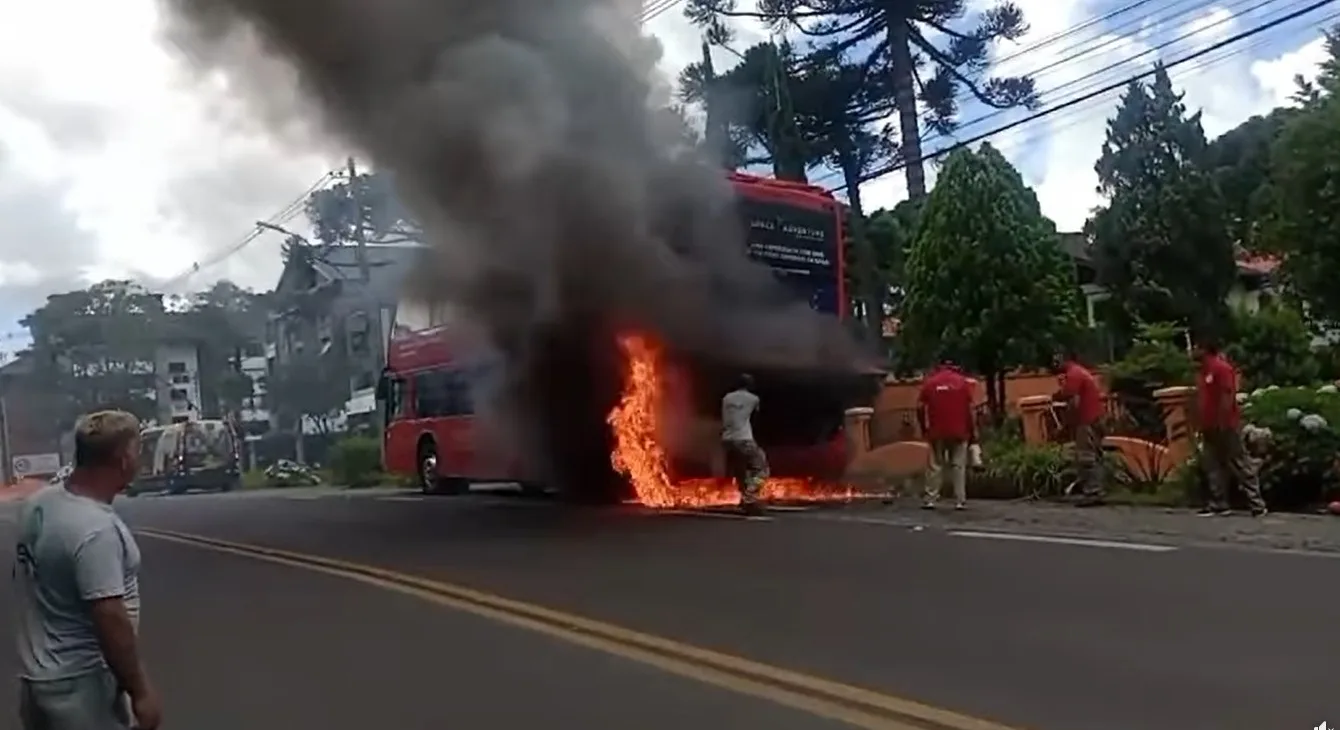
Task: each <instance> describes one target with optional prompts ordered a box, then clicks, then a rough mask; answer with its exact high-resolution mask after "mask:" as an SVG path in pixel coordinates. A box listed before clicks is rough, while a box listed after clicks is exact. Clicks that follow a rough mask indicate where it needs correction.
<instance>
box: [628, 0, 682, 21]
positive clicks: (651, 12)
mask: <svg viewBox="0 0 1340 730" xmlns="http://www.w3.org/2000/svg"><path fill="white" fill-rule="evenodd" d="M681 1H682V0H652V1H651V2H649V3H647V4H646V5H645V6H644V7H643V8H642V17H641V18H640V19H639V22H641V23H643V24H645V23H648V22H650V21H652V20H655V19H656V18H657V16H659V15H661V14H663V13H665V12H666V11H667V10H670V9H671V8H673V7H675V6H676V5H678V4H679V3H680V2H681Z"/></svg>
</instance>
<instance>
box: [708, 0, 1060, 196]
mask: <svg viewBox="0 0 1340 730" xmlns="http://www.w3.org/2000/svg"><path fill="white" fill-rule="evenodd" d="M967 5H968V3H967V2H966V0H917V2H888V0H759V2H758V10H757V11H752V12H751V11H744V10H739V9H738V8H737V3H736V0H689V4H688V6H687V8H686V9H685V15H687V16H688V17H689V19H691V20H693V21H694V22H695V23H698V24H700V25H703V26H705V27H707V28H708V29H709V32H717V33H720V32H722V29H723V28H724V27H725V23H726V21H727V20H728V19H729V18H732V17H752V18H761V19H763V20H764V21H765V22H767V23H769V24H770V25H772V26H773V28H774V30H778V31H786V30H793V29H794V30H797V31H799V32H800V33H802V34H803V35H805V36H806V37H808V38H810V39H812V40H814V41H815V43H816V44H817V45H819V46H821V47H822V51H821V52H822V53H826V54H834V55H837V56H839V57H843V58H846V59H847V60H849V61H851V62H853V63H855V64H857V65H858V66H860V67H861V69H862V73H863V74H864V75H865V76H868V77H870V78H876V77H881V76H883V77H885V78H887V79H888V81H889V83H888V84H887V88H888V89H889V91H890V93H891V95H892V97H893V100H894V103H895V105H896V107H897V110H898V128H899V142H900V149H901V153H902V160H903V162H905V163H906V168H905V174H906V176H907V189H908V194H909V195H910V196H911V197H913V198H920V197H923V196H924V195H925V194H926V171H925V166H924V165H923V163H922V159H921V158H922V146H921V125H922V122H923V119H922V117H920V116H919V112H918V102H920V103H921V104H923V105H925V107H926V109H927V114H926V117H925V119H924V121H925V123H926V124H927V125H928V126H930V127H931V129H933V130H935V131H936V132H939V133H941V134H946V133H948V132H950V131H952V130H953V128H954V126H955V122H956V118H957V116H958V111H959V104H958V102H959V99H958V95H959V93H960V92H961V91H963V90H964V89H966V90H967V91H968V93H969V94H971V95H972V96H973V97H975V98H976V99H977V100H978V101H979V102H981V103H983V104H986V105H987V106H990V107H994V108H998V109H1007V108H1012V107H1017V106H1021V105H1022V106H1031V105H1033V104H1035V103H1036V94H1035V93H1034V88H1033V80H1032V79H1031V78H1028V77H1004V78H995V77H987V76H985V75H984V71H985V69H986V68H987V66H988V64H987V58H988V53H989V51H990V46H991V43H992V42H993V41H996V40H1014V39H1016V38H1018V37H1020V36H1022V35H1023V34H1024V33H1025V32H1027V30H1028V26H1027V25H1026V24H1025V23H1024V17H1023V12H1022V11H1020V10H1019V7H1018V6H1017V5H1015V4H1014V3H1012V2H1008V0H1002V1H1001V2H998V3H997V4H995V5H994V6H993V7H991V8H988V9H986V10H985V11H983V12H982V13H980V14H979V15H978V16H977V24H976V26H975V27H974V28H972V29H971V30H959V29H956V28H953V27H951V26H952V25H953V24H954V22H955V21H957V20H958V19H960V18H962V17H963V15H964V14H965V12H966V10H967ZM928 35H936V36H942V37H943V38H944V39H945V40H944V41H938V42H937V41H932V40H931V39H930V38H928V37H927V36H928Z"/></svg>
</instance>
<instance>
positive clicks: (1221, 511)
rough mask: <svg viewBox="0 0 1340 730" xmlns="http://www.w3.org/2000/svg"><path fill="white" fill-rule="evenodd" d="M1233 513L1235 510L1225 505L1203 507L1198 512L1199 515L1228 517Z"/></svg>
mask: <svg viewBox="0 0 1340 730" xmlns="http://www.w3.org/2000/svg"><path fill="white" fill-rule="evenodd" d="M1231 514H1233V510H1231V509H1227V508H1224V507H1202V508H1201V509H1200V510H1199V511H1197V512H1196V516H1197V517H1227V516H1228V515H1231Z"/></svg>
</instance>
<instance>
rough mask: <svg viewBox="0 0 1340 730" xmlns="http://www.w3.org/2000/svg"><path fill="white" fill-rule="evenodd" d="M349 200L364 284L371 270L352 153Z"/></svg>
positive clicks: (360, 274)
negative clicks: (351, 206)
mask: <svg viewBox="0 0 1340 730" xmlns="http://www.w3.org/2000/svg"><path fill="white" fill-rule="evenodd" d="M349 200H350V201H351V202H352V203H353V207H354V245H355V246H356V247H357V248H356V250H355V251H354V254H355V255H356V256H357V257H358V274H359V276H360V277H362V279H363V284H364V285H366V284H367V283H368V282H369V281H371V280H372V272H371V270H370V269H369V268H368V239H367V235H366V234H365V233H364V231H363V193H362V188H360V187H359V185H358V168H357V167H355V165H354V158H353V156H352V155H351V156H350V157H349Z"/></svg>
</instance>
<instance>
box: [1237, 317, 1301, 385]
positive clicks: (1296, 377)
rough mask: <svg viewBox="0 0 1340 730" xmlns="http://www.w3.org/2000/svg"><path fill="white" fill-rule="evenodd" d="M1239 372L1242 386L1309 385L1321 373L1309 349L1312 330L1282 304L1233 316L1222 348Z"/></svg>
mask: <svg viewBox="0 0 1340 730" xmlns="http://www.w3.org/2000/svg"><path fill="white" fill-rule="evenodd" d="M1224 350H1225V352H1226V354H1227V355H1228V357H1229V359H1230V360H1232V361H1233V364H1234V365H1236V366H1237V368H1238V371H1239V372H1240V373H1241V374H1242V379H1243V384H1244V387H1245V388H1260V387H1264V386H1267V385H1278V386H1290V385H1310V384H1312V383H1314V382H1316V380H1317V378H1318V377H1319V375H1320V373H1321V362H1320V361H1319V359H1318V358H1317V356H1316V355H1315V354H1314V353H1313V352H1312V332H1311V331H1310V330H1309V329H1308V326H1307V323H1306V322H1305V321H1303V318H1302V316H1300V315H1299V314H1298V312H1297V311H1295V310H1294V309H1292V308H1290V307H1286V306H1284V305H1282V304H1276V305H1272V306H1268V307H1263V308H1262V309H1261V310H1260V311H1258V312H1256V313H1254V314H1250V313H1247V312H1238V313H1236V314H1234V316H1233V333H1232V337H1230V338H1229V344H1228V345H1227V346H1226V347H1225V348H1224Z"/></svg>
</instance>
